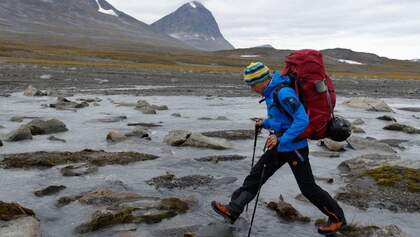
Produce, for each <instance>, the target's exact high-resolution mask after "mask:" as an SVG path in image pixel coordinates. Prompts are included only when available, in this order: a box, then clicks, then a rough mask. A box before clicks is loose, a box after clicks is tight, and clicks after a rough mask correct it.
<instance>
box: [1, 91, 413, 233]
mask: <svg viewBox="0 0 420 237" xmlns="http://www.w3.org/2000/svg"><path fill="white" fill-rule="evenodd" d="M139 87H142V86H139ZM147 88H148V89H150V90H155V89H156V90H160V89H162V87H161V86H158V87H154V86H150V85H148V86H147ZM41 89H45V88H41ZM79 89H80V88H79ZM79 89H78V90H79ZM169 89H170V88H169V87H166V89H165V90H169ZM78 90H76V93H73V92H72V93H68V95H67V97H65V98H59V99H57V97H56V96H41V97H38V96H35V97H33V96H25V95H24V93H23V91H17V92H12V93H11V95H10V96H9V97H2V98H1V99H0V108H1V109H0V134H1V138H0V139H1V140H2V144H3V145H2V146H0V159H1V161H0V162H1V166H2V168H1V169H0V184H1V186H2V189H1V191H0V200H1V201H3V202H8V203H11V202H17V203H19V204H20V205H22V206H23V207H25V208H29V209H31V210H32V211H33V213H34V214H35V216H36V218H37V219H38V220H39V223H40V228H41V232H42V236H47V237H50V236H51V237H56V236H60V237H67V236H78V235H82V236H89V237H90V236H92V237H96V236H116V237H122V236H136V237H137V236H184V234H185V233H188V232H191V233H196V234H197V236H244V235H245V234H246V233H247V230H248V224H249V219H250V213H249V214H244V215H243V217H242V218H241V219H240V220H239V221H238V222H237V223H236V224H235V225H233V226H230V225H227V224H225V223H223V222H222V220H221V219H220V218H219V217H218V216H217V215H215V214H214V213H213V212H212V211H211V208H210V205H209V204H210V201H211V200H220V201H228V200H229V195H230V194H231V192H232V191H233V190H234V189H236V188H237V187H238V186H240V185H241V182H242V181H243V178H244V177H245V176H246V175H247V173H248V172H249V169H250V165H251V155H252V145H253V140H252V131H251V132H250V130H252V129H253V122H252V120H251V118H254V117H263V116H264V113H265V108H264V106H263V105H260V104H258V102H257V100H258V99H257V98H256V97H244V96H243V95H242V96H240V97H231V96H210V95H207V94H205V95H202V96H198V95H179V96H161V95H159V96H156V95H151V96H145V95H139V96H135V95H132V94H118V93H117V94H114V95H104V93H93V92H83V93H79V92H80V91H78ZM116 91H118V90H116ZM96 92H98V91H96ZM209 94H211V93H209ZM351 99H353V98H350V97H339V100H338V104H337V108H336V110H337V113H338V114H340V115H343V116H345V117H346V118H348V119H349V120H350V121H351V122H354V123H353V124H354V126H355V128H354V130H355V132H357V133H354V137H353V138H352V139H350V140H349V141H350V144H351V147H353V148H351V147H350V146H349V145H348V144H346V143H341V144H335V143H331V142H329V141H325V142H324V143H322V144H320V143H319V142H318V141H313V142H311V151H312V152H313V155H311V157H310V160H311V164H312V167H313V172H314V175H315V176H316V177H317V180H318V181H317V182H318V183H319V185H321V186H322V187H323V188H325V189H326V190H328V191H329V192H330V193H331V194H332V195H333V196H336V195H337V198H339V200H340V203H341V204H342V206H343V209H344V210H345V212H346V216H347V219H348V221H349V222H352V223H357V224H361V225H376V226H378V227H380V228H384V227H386V226H388V227H387V228H388V229H389V228H391V229H392V230H393V231H395V232H398V231H401V232H403V233H404V234H405V235H403V234H400V233H398V234H399V235H397V234H393V235H388V236H413V237H414V236H419V235H420V227H419V224H418V223H419V220H420V212H419V211H420V209H419V208H420V204H419V202H420V201H419V200H420V199H419V190H418V188H419V183H420V178H419V177H418V176H417V175H418V172H419V168H420V165H419V158H418V154H419V152H420V134H418V131H417V130H416V129H419V128H420V113H419V112H416V109H415V108H418V107H420V98H419V99H402V98H392V99H384V104H381V103H380V101H379V102H378V101H377V100H373V101H371V100H369V101H364V100H362V101H360V100H356V101H353V103H347V104H345V103H344V102H345V101H349V100H351ZM387 105H388V106H387ZM407 108H410V109H407ZM384 115H386V116H388V117H386V118H381V119H378V117H381V116H384ZM390 117H392V118H390ZM52 119H54V120H53V121H51V120H52ZM384 119H385V120H384ZM393 119H395V121H394V120H393ZM34 120H35V121H34ZM40 121H42V122H40ZM391 125H392V126H391ZM390 126H391V127H390ZM407 126H408V127H407ZM385 127H388V129H384V128H385ZM17 130H19V131H18V132H19V133H16V132H17ZM12 135H14V136H12ZM265 136H266V134H265V133H264V134H263V135H262V136H260V137H259V139H258V146H257V147H258V149H257V155H261V153H262V148H263V145H264V144H263V143H264V141H263V140H264V138H265ZM12 138H13V139H12ZM14 140H16V141H14ZM354 159H358V160H354ZM343 162H344V163H343ZM383 167H389V168H383ZM395 167H399V168H395ZM381 169H385V170H381ZM381 171H384V172H388V173H392V174H395V175H394V176H391V177H389V176H387V175H384V174H383V173H381ZM406 178H407V182H403V181H405V179H406ZM389 179H391V180H389ZM361 190H365V192H360V191H361ZM299 193H300V192H299V190H298V187H297V185H296V183H295V180H294V178H293V175H292V173H291V171H290V169H289V168H288V167H286V166H285V167H283V168H282V169H280V170H279V171H278V172H277V173H276V174H275V175H274V176H273V177H272V178H271V179H270V180H269V181H268V182H267V183H266V185H264V187H263V189H262V193H261V196H260V203H259V206H258V210H257V215H256V219H255V223H254V231H253V233H254V236H268V237H271V236H272V237H274V236H301V237H304V236H305V237H306V236H317V235H318V234H317V233H316V227H315V225H314V221H315V220H316V219H319V218H322V217H323V216H322V214H321V213H320V212H319V211H318V210H316V209H315V208H314V207H313V206H312V205H310V204H308V203H307V202H305V201H304V199H303V201H302V198H300V200H298V199H295V197H296V196H297V195H298V194H299ZM280 195H282V197H283V199H284V201H285V202H287V203H289V204H291V205H292V206H293V207H295V208H296V209H297V210H298V211H299V212H300V213H301V214H302V215H303V216H305V217H308V218H309V219H311V221H309V222H290V221H288V220H284V219H281V218H280V217H279V216H280V214H278V213H279V212H280V213H281V210H280V211H279V210H278V209H276V212H277V213H276V212H273V211H272V210H271V209H270V208H267V207H266V203H269V202H276V201H278V200H279V196H280ZM363 195H366V196H363ZM393 199H394V200H393ZM397 199H398V200H397ZM277 206H288V205H283V204H278V205H276V208H277ZM21 214H22V215H28V214H27V213H26V214H25V213H21ZM30 216H31V215H29V217H25V218H30ZM1 220H2V221H3V222H2V223H7V221H6V220H3V219H1ZM17 220H21V219H17ZM305 220H307V219H305ZM9 222H10V220H9ZM31 223H32V222H31ZM389 225H396V226H397V227H395V228H397V230H395V228H394V227H389ZM0 229H1V227H0ZM35 229H36V228H35ZM388 229H387V230H388ZM369 231H370V230H369ZM389 232H392V231H389ZM0 233H1V232H0ZM204 233H206V234H208V235H206V234H204ZM363 233H364V234H361V235H359V236H369V235H367V234H366V233H365V232H363ZM372 236H373V235H372ZM384 236H386V235H384Z"/></svg>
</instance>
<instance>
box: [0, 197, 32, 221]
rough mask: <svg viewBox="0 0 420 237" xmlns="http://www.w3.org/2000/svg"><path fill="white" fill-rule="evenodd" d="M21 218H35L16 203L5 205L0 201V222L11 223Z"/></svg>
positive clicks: (26, 209)
mask: <svg viewBox="0 0 420 237" xmlns="http://www.w3.org/2000/svg"><path fill="white" fill-rule="evenodd" d="M22 216H35V213H34V212H33V211H32V210H31V209H28V208H25V207H22V206H21V205H19V204H17V203H6V202H2V201H0V220H1V221H11V220H15V219H17V218H19V217H22Z"/></svg>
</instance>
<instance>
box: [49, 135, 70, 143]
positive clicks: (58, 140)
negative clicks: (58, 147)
mask: <svg viewBox="0 0 420 237" xmlns="http://www.w3.org/2000/svg"><path fill="white" fill-rule="evenodd" d="M48 140H50V141H55V142H62V143H66V142H67V141H66V140H64V139H61V138H58V137H55V136H49V137H48Z"/></svg>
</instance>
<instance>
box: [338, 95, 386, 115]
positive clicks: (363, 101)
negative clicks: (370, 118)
mask: <svg viewBox="0 0 420 237" xmlns="http://www.w3.org/2000/svg"><path fill="white" fill-rule="evenodd" d="M344 104H345V105H347V106H349V107H351V108H358V109H366V110H368V111H376V112H392V109H391V107H389V105H387V104H386V103H385V102H384V101H383V100H380V99H374V98H363V97H358V98H352V99H350V100H348V101H346V102H344Z"/></svg>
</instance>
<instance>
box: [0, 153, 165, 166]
mask: <svg viewBox="0 0 420 237" xmlns="http://www.w3.org/2000/svg"><path fill="white" fill-rule="evenodd" d="M157 158H158V156H154V155H150V154H144V153H138V152H105V151H95V150H88V149H86V150H83V151H79V152H45V151H40V152H29V153H19V154H7V155H4V159H3V160H1V161H0V165H1V166H3V167H4V168H7V169H10V168H49V167H54V166H56V165H65V164H70V163H81V162H86V163H88V164H90V165H94V166H106V165H126V164H130V163H133V162H140V161H146V160H154V159H157Z"/></svg>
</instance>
